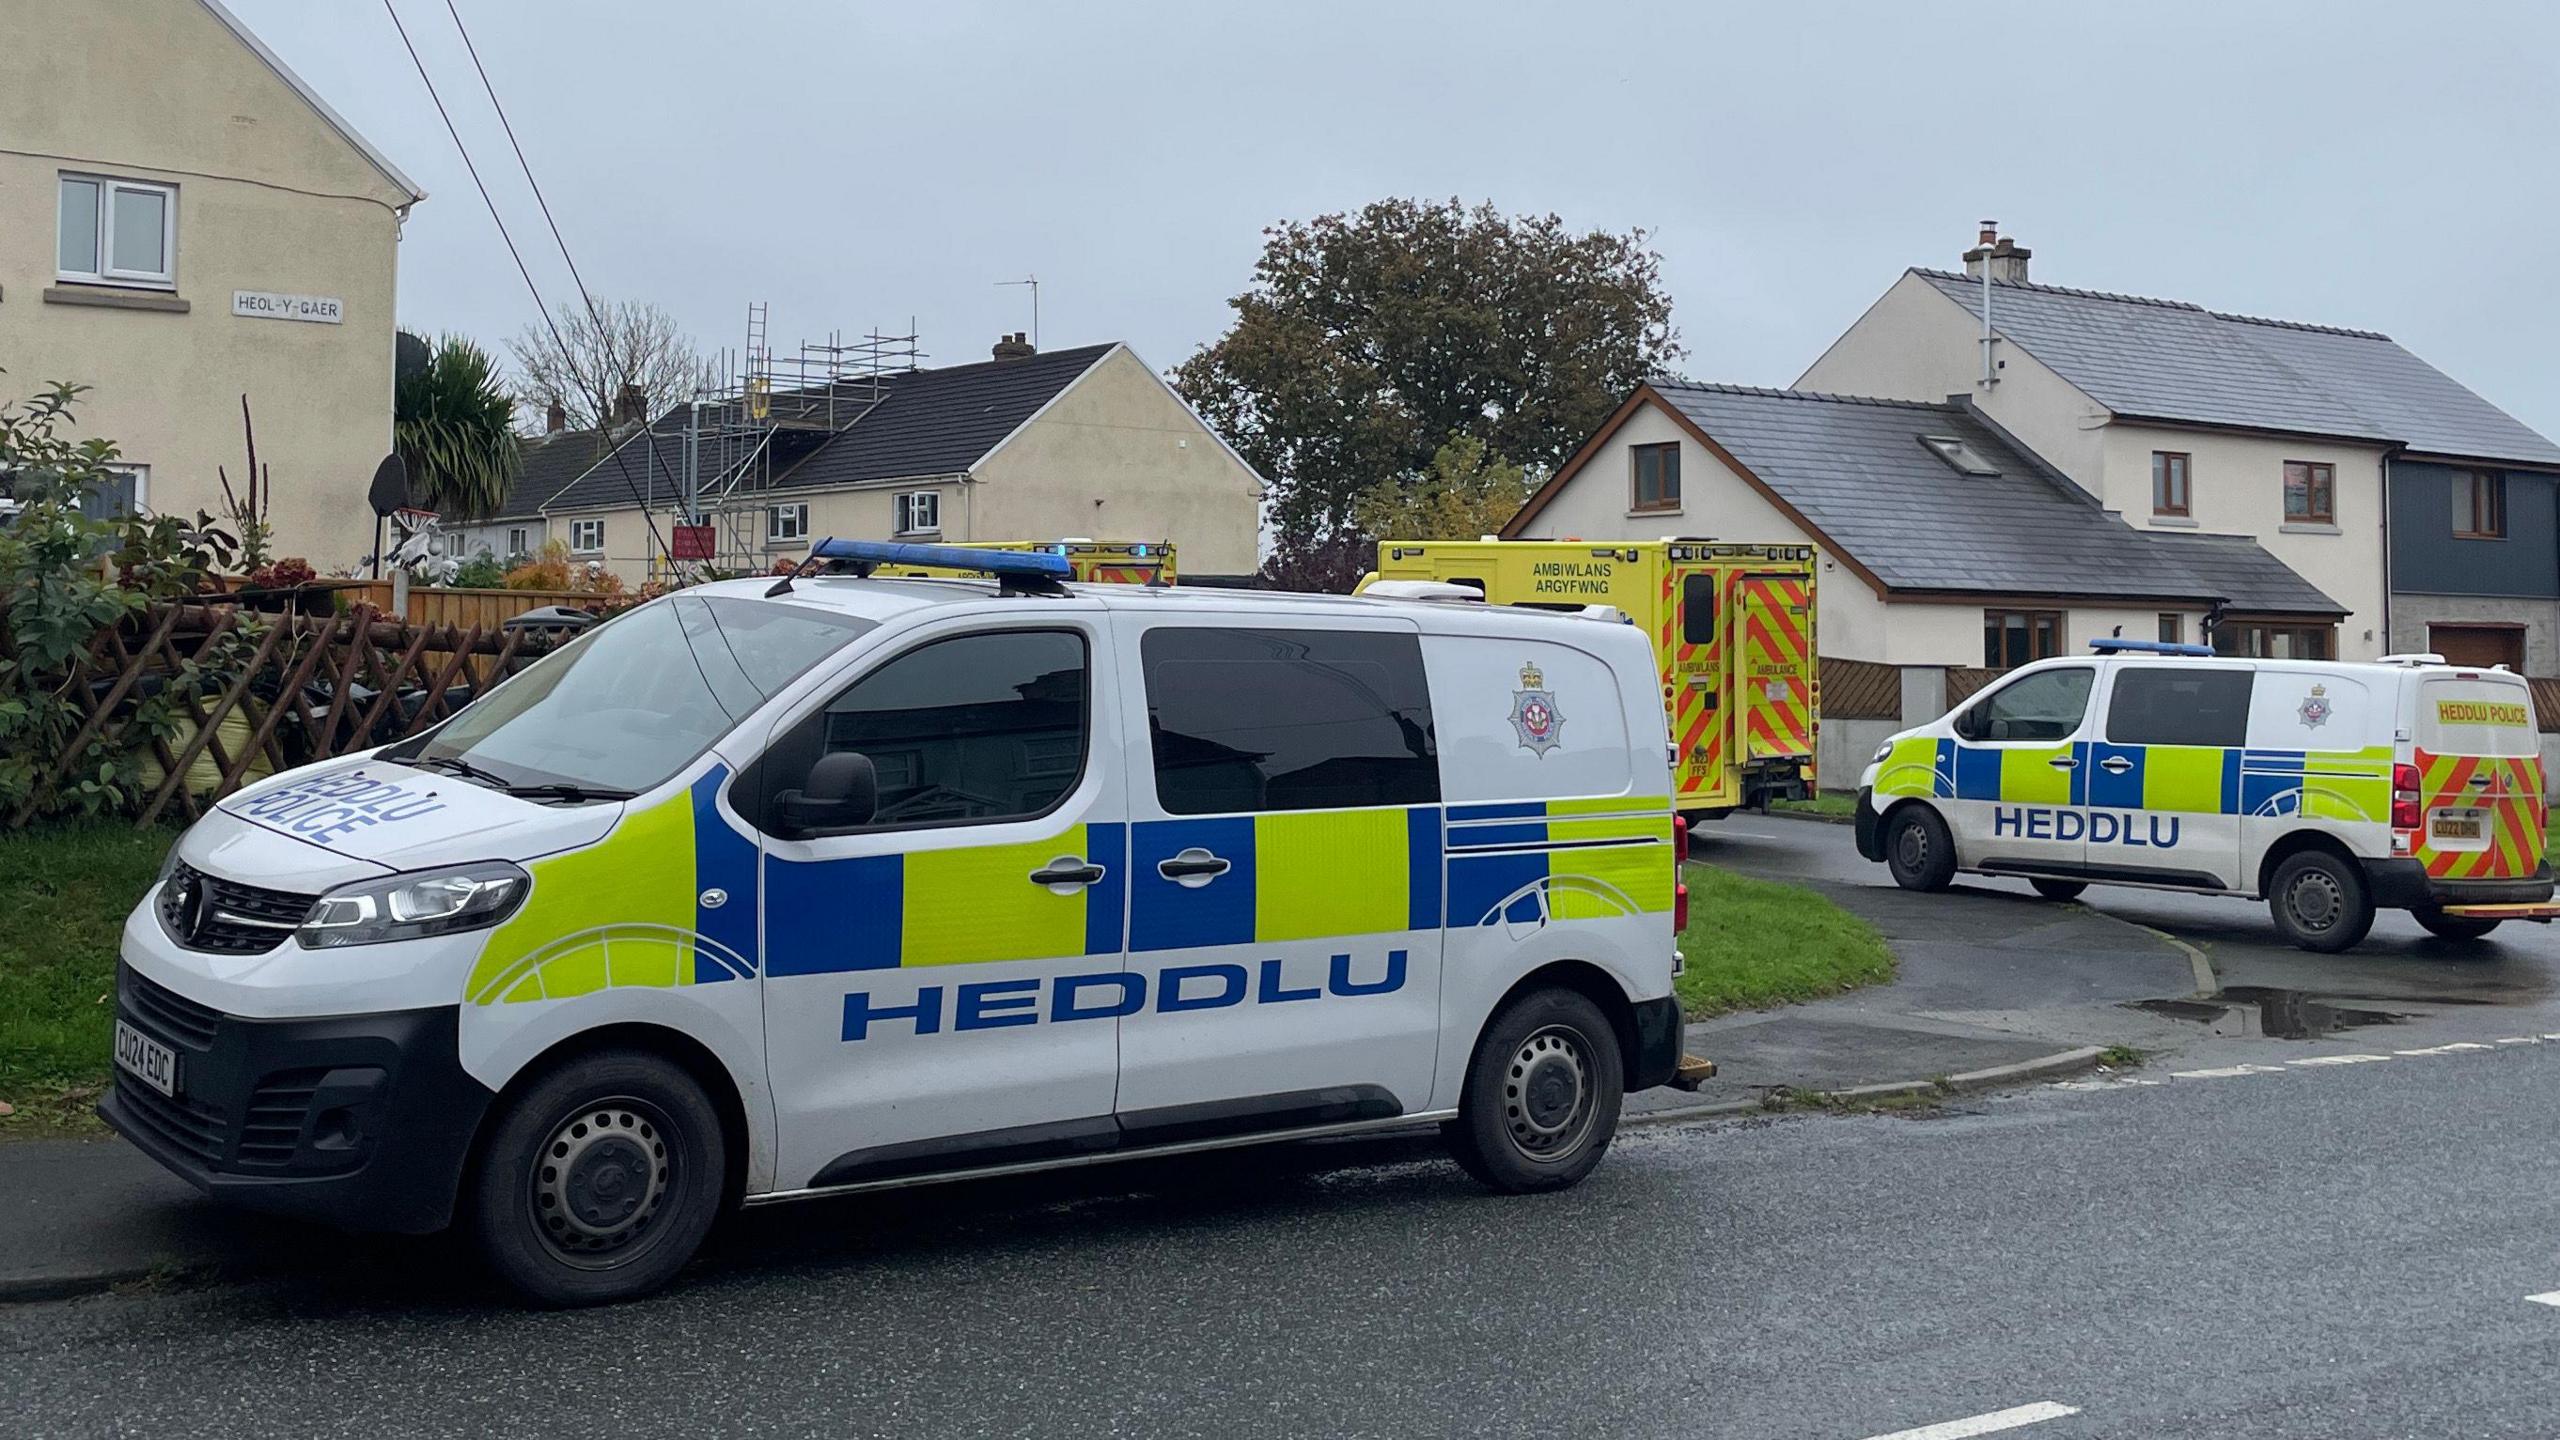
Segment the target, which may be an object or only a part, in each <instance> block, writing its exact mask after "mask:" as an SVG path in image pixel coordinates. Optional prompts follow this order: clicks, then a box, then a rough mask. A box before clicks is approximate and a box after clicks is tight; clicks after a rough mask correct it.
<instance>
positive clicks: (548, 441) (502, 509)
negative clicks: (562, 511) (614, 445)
mask: <svg viewBox="0 0 2560 1440" xmlns="http://www.w3.org/2000/svg"><path fill="white" fill-rule="evenodd" d="M603 441H604V436H603V433H602V432H600V431H595V430H561V431H556V432H553V433H551V434H547V435H530V436H527V437H525V439H524V443H523V446H522V449H521V453H522V455H523V457H524V463H523V465H522V466H521V468H519V469H518V470H517V471H516V478H515V480H514V482H513V483H512V484H510V485H508V486H507V495H506V499H505V500H504V501H502V502H500V504H499V506H498V508H497V509H495V510H492V511H490V512H489V513H488V514H486V515H466V516H463V517H462V518H461V522H460V523H462V524H466V525H486V524H488V523H490V522H491V521H496V520H530V519H533V518H535V517H537V516H539V515H540V514H541V513H542V502H543V501H545V500H548V499H550V498H551V497H552V496H553V495H555V494H557V493H558V492H559V490H560V488H561V487H562V486H565V485H567V484H568V483H569V482H570V481H572V480H575V479H577V478H578V477H579V476H580V475H583V474H585V473H586V472H587V470H588V469H589V467H591V466H593V465H594V464H595V463H596V461H597V460H598V459H599V458H601V457H602V456H603V455H604V454H605V453H606V451H605V447H604V443H603Z"/></svg>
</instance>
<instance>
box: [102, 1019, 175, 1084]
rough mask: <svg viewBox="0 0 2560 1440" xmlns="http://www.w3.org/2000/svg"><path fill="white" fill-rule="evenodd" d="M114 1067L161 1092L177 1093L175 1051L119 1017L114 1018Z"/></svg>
mask: <svg viewBox="0 0 2560 1440" xmlns="http://www.w3.org/2000/svg"><path fill="white" fill-rule="evenodd" d="M116 1068H118V1069H120V1070H122V1071H124V1072H125V1073H126V1074H129V1075H132V1076H134V1077H135V1078H137V1079H139V1080H141V1081H142V1083H143V1084H145V1085H148V1086H150V1087H151V1088H152V1089H154V1090H157V1091H159V1092H160V1093H161V1094H163V1095H167V1096H171V1097H175V1096H176V1095H177V1093H178V1052H177V1051H175V1050H172V1049H170V1048H169V1047H168V1046H166V1045H163V1044H161V1043H160V1042H159V1041H157V1040H154V1039H152V1038H151V1037H150V1036H148V1035H145V1034H143V1033H142V1032H141V1031H139V1030H136V1029H134V1028H133V1027H132V1026H130V1025H127V1024H126V1023H124V1022H123V1021H121V1020H119V1021H117V1022H116Z"/></svg>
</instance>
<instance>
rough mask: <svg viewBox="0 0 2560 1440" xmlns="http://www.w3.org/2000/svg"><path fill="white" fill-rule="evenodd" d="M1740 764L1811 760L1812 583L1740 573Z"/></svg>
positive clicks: (1800, 575) (1737, 626)
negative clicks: (1751, 761)
mask: <svg viewBox="0 0 2560 1440" xmlns="http://www.w3.org/2000/svg"><path fill="white" fill-rule="evenodd" d="M1734 591H1735V595H1736V599H1737V608H1738V610H1739V614H1738V615H1737V616H1736V623H1735V627H1734V629H1735V634H1736V636H1737V638H1738V641H1739V643H1740V646H1741V650H1742V673H1741V675H1740V676H1739V677H1738V678H1737V683H1736V686H1735V688H1736V689H1737V690H1738V691H1740V693H1741V697H1742V722H1741V732H1742V745H1743V753H1742V757H1741V758H1743V759H1745V760H1802V761H1810V760H1812V759H1813V714H1814V711H1813V581H1812V579H1811V577H1809V576H1807V575H1805V574H1803V573H1801V572H1795V573H1776V574H1773V573H1768V572H1746V573H1744V574H1743V576H1742V577H1741V578H1740V579H1739V580H1738V581H1737V582H1735V585H1734Z"/></svg>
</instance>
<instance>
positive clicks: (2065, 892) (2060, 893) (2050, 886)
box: [2027, 879, 2089, 900]
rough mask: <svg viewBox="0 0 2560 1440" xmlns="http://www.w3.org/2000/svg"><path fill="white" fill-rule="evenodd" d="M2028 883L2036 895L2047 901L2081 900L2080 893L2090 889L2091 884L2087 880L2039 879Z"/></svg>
mask: <svg viewBox="0 0 2560 1440" xmlns="http://www.w3.org/2000/svg"><path fill="white" fill-rule="evenodd" d="M2027 883H2028V884H2029V885H2032V886H2034V887H2035V891H2036V893H2037V894H2039V895H2041V896H2043V897H2044V898H2046V899H2047V900H2077V899H2079V898H2080V892H2082V891H2084V890H2086V889H2088V888H2089V882H2088V881H2086V880H2043V879H2037V880H2030V881H2028V882H2027Z"/></svg>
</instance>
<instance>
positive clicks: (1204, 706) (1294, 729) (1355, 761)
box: [1139, 626, 1440, 815]
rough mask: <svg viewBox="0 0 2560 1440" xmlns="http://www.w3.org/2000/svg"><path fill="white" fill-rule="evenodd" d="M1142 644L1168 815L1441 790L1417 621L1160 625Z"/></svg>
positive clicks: (1300, 806)
mask: <svg viewBox="0 0 2560 1440" xmlns="http://www.w3.org/2000/svg"><path fill="white" fill-rule="evenodd" d="M1139 656H1140V660H1141V663H1142V665H1143V668H1144V670H1145V673H1146V686H1147V731H1148V737H1149V740H1150V742H1151V744H1152V746H1153V749H1154V754H1155V771H1156V777H1155V778H1156V800H1157V803H1158V804H1160V805H1162V806H1163V807H1164V810H1165V813H1166V814H1168V815H1224V814H1239V813H1251V812H1255V811H1264V810H1327V809H1343V808H1350V807H1355V806H1377V805H1428V804H1432V803H1434V802H1436V801H1437V800H1438V799H1439V798H1440V762H1439V758H1438V754H1437V752H1436V750H1435V748H1434V743H1433V739H1432V732H1431V690H1430V686H1429V685H1428V683H1426V681H1425V680H1424V678H1423V671H1422V647H1421V643H1420V642H1419V641H1418V640H1417V639H1416V638H1415V637H1414V636H1413V635H1412V634H1410V633H1399V632H1393V631H1375V630H1279V629H1260V628H1256V629H1228V628H1224V627H1218V628H1193V627H1188V626H1180V627H1177V626H1162V627H1158V628H1155V629H1152V630H1149V631H1148V632H1147V633H1146V636H1145V638H1144V639H1143V640H1141V641H1140V642H1139Z"/></svg>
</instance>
